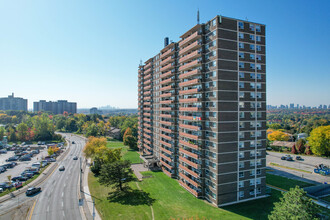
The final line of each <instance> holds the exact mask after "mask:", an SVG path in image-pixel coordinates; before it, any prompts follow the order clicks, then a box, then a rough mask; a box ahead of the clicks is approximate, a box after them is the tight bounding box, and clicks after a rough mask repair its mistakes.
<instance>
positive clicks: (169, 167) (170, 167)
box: [160, 161, 173, 170]
mask: <svg viewBox="0 0 330 220" xmlns="http://www.w3.org/2000/svg"><path fill="white" fill-rule="evenodd" d="M160 162H161V164H162V165H164V166H165V167H167V168H168V169H170V170H172V169H173V167H172V166H171V165H169V164H167V163H165V162H164V161H160Z"/></svg>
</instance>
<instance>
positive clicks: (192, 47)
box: [179, 40, 202, 56]
mask: <svg viewBox="0 0 330 220" xmlns="http://www.w3.org/2000/svg"><path fill="white" fill-rule="evenodd" d="M201 45H202V43H200V42H198V41H197V40H196V41H195V42H194V43H192V44H190V45H189V46H187V47H185V48H183V49H181V50H180V51H179V55H180V56H181V55H183V54H185V53H187V52H189V51H190V50H193V49H196V48H199V47H201Z"/></svg>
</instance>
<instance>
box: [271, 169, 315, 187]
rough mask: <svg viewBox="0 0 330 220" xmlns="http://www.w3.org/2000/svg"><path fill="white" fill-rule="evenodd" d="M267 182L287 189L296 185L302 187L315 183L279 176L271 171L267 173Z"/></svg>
mask: <svg viewBox="0 0 330 220" xmlns="http://www.w3.org/2000/svg"><path fill="white" fill-rule="evenodd" d="M266 183H267V184H269V185H272V186H276V187H279V188H281V189H285V190H290V188H294V187H295V186H299V187H300V188H303V187H307V186H313V184H311V183H306V182H302V181H299V180H293V179H288V178H285V177H282V176H277V175H273V174H269V173H266Z"/></svg>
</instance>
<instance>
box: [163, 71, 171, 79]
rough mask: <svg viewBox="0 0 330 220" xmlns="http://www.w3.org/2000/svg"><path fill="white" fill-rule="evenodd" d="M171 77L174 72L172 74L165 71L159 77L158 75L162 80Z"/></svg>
mask: <svg viewBox="0 0 330 220" xmlns="http://www.w3.org/2000/svg"><path fill="white" fill-rule="evenodd" d="M172 75H174V72H172V71H171V70H170V71H167V72H165V73H163V74H161V75H160V78H162V79H163V78H166V77H170V76H172Z"/></svg>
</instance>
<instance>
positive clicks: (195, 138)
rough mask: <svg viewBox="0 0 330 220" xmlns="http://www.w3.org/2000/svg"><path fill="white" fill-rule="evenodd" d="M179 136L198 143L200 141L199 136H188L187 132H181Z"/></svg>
mask: <svg viewBox="0 0 330 220" xmlns="http://www.w3.org/2000/svg"><path fill="white" fill-rule="evenodd" d="M179 136H180V137H186V138H190V139H193V140H196V141H197V140H198V139H199V136H197V135H193V134H187V133H185V132H179Z"/></svg>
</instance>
